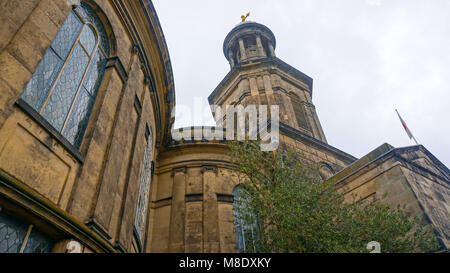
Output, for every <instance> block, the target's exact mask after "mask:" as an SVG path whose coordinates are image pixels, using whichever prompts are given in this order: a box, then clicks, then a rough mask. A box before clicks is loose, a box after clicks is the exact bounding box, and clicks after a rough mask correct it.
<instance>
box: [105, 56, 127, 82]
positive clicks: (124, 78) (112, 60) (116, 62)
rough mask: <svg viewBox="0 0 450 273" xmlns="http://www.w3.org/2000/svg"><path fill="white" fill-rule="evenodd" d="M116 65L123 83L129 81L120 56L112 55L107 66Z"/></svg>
mask: <svg viewBox="0 0 450 273" xmlns="http://www.w3.org/2000/svg"><path fill="white" fill-rule="evenodd" d="M110 67H114V68H115V69H116V71H117V73H118V74H119V76H120V79H121V80H122V82H123V83H126V82H127V81H128V74H127V71H126V70H125V68H124V66H123V64H122V62H121V61H120V59H119V57H111V58H108V59H107V62H106V68H110Z"/></svg>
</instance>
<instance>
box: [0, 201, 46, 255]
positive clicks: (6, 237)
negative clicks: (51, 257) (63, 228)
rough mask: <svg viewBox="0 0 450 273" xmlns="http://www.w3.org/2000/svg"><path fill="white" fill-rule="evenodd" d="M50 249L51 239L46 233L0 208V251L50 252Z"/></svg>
mask: <svg viewBox="0 0 450 273" xmlns="http://www.w3.org/2000/svg"><path fill="white" fill-rule="evenodd" d="M0 209H1V208H0ZM52 249H53V240H52V239H50V238H49V237H48V236H47V235H46V234H44V233H42V232H40V231H39V230H37V229H36V228H34V226H33V225H27V224H25V223H23V222H21V221H19V220H17V219H15V218H14V217H12V216H11V215H9V214H8V213H6V212H5V211H1V210H0V253H50V252H52Z"/></svg>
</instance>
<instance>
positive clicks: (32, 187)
mask: <svg viewBox="0 0 450 273" xmlns="http://www.w3.org/2000/svg"><path fill="white" fill-rule="evenodd" d="M0 21H1V22H0V29H1V32H0V253H4V252H9V253H47V252H63V253H75V252H81V253H105V252H106V253H141V252H142V253H152V252H153V253H154V252H178V253H180V252H189V253H194V252H196V253H211V252H227V253H229V252H241V251H244V250H245V244H243V240H244V238H243V236H242V235H241V234H240V233H239V232H240V228H239V224H238V223H236V221H235V219H234V213H235V210H234V206H235V202H234V200H235V199H237V198H239V190H238V189H239V181H238V178H237V175H236V173H234V171H233V165H232V163H231V162H230V158H229V148H228V145H227V142H226V141H225V140H224V138H223V137H219V138H215V139H214V138H211V137H210V136H211V134H214V135H215V136H219V135H220V136H225V135H226V133H227V128H226V127H227V126H226V122H225V120H226V119H227V117H226V114H225V113H221V114H219V113H216V112H214V113H213V115H214V118H215V120H216V122H217V127H208V126H195V127H189V128H181V129H176V130H175V128H173V124H174V116H173V115H172V112H173V109H174V108H175V89H174V75H173V73H172V67H171V61H170V58H169V52H168V49H167V45H166V42H165V39H164V34H163V31H162V29H163V28H164V26H161V25H160V23H159V20H158V16H157V14H156V12H155V8H154V6H153V4H152V2H151V1H150V0H84V1H80V0H10V1H1V0H0ZM224 36H225V40H224V43H223V54H224V56H225V58H226V60H227V61H228V62H229V64H230V71H229V72H228V74H227V75H226V76H225V77H224V79H222V81H220V83H219V84H218V85H217V87H216V88H215V89H214V90H212V93H211V95H210V96H209V97H208V100H209V103H210V104H211V105H216V106H221V108H223V109H225V108H226V107H227V106H229V105H231V106H239V105H241V106H244V107H246V106H248V105H267V106H275V105H278V106H280V107H279V143H280V147H284V148H289V149H292V150H295V151H298V153H301V154H302V155H303V156H304V157H305V158H307V159H309V160H311V161H312V162H315V163H317V164H318V165H319V166H320V169H319V170H320V176H321V177H322V179H324V180H328V181H330V182H332V183H335V185H336V187H337V190H339V191H342V192H343V193H344V194H345V195H346V197H347V198H348V201H349V202H353V201H357V200H353V199H352V198H354V196H356V197H357V198H358V200H363V199H366V198H370V197H372V196H378V197H381V196H383V195H384V194H385V193H386V194H387V198H386V199H383V202H386V203H388V204H390V205H393V206H396V205H399V204H400V205H405V207H406V209H407V210H408V211H410V212H412V213H413V214H415V215H418V216H420V217H421V218H422V219H423V220H424V221H427V222H429V223H430V224H431V226H432V227H433V229H434V232H435V234H436V236H437V238H438V240H439V243H440V244H441V247H442V249H447V250H448V249H449V247H450V170H449V169H448V168H447V167H446V166H445V165H444V164H442V163H441V162H440V161H439V160H438V159H437V158H436V157H434V156H433V155H432V154H431V153H430V152H429V151H428V150H427V149H426V148H425V147H424V146H422V145H416V146H410V147H402V148H395V147H392V146H391V145H389V144H386V143H385V144H381V145H380V147H378V148H377V149H375V150H373V151H371V152H369V153H368V154H367V155H366V156H364V157H362V158H359V159H358V158H355V157H354V156H352V155H350V154H348V153H346V152H344V151H341V150H339V149H337V148H335V147H333V146H331V145H329V144H328V143H327V139H326V136H325V134H324V132H323V130H322V124H321V123H320V120H319V117H318V115H317V112H316V107H315V105H314V104H313V79H312V78H310V77H309V76H307V75H305V74H304V73H302V72H301V71H299V70H297V69H296V68H294V67H292V66H290V65H289V64H287V63H286V62H284V61H283V60H281V59H279V58H277V56H276V44H277V41H276V38H275V35H274V33H272V31H271V30H270V29H269V28H267V27H266V26H264V25H262V24H260V23H256V22H251V21H245V22H242V23H240V24H238V25H237V26H235V27H234V28H233V29H232V30H231V31H230V32H229V33H228V34H227V35H226V33H224ZM281 42H288V41H281ZM218 54H219V52H218ZM224 61H225V60H224ZM185 73H189V71H186V72H185ZM342 111H344V110H342ZM323 126H326V124H324V125H323ZM356 129H357V128H356ZM229 130H230V128H228V131H229ZM174 132H178V133H183V137H182V138H174V137H173V136H174ZM186 132H188V135H186Z"/></svg>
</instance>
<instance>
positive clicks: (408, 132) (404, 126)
mask: <svg viewBox="0 0 450 273" xmlns="http://www.w3.org/2000/svg"><path fill="white" fill-rule="evenodd" d="M395 111H396V112H397V115H398V118H399V119H400V122H401V123H402V125H403V128H405V131H406V133H407V134H408V137H409V139H414V142H416V144H417V145H419V143H417V140H416V138H415V137H414V136H413V134H412V133H411V131H410V130H409V128H408V126H406V123H405V121H404V120H403V119H402V117H401V116H400V114H399V113H398V111H397V109H395Z"/></svg>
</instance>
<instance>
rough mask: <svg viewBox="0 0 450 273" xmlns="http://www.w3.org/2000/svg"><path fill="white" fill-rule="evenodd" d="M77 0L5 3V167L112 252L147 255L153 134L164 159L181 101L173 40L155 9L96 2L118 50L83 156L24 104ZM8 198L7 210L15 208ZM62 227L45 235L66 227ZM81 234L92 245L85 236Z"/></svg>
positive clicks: (0, 126) (1, 155) (1, 99)
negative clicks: (141, 202)
mask: <svg viewBox="0 0 450 273" xmlns="http://www.w3.org/2000/svg"><path fill="white" fill-rule="evenodd" d="M69 2H78V1H66V0H41V1H39V0H20V1H0V29H1V35H0V170H1V171H2V173H3V174H4V175H5V177H13V178H15V179H14V180H11V181H16V182H17V183H19V184H20V185H23V186H24V187H27V188H29V190H30V194H31V192H32V193H33V194H34V193H35V194H38V195H40V196H42V197H43V198H44V199H42V200H46V202H47V201H48V202H50V203H51V204H54V205H55V206H56V208H57V209H58V210H61V211H62V212H64V214H65V217H71V219H74V221H76V223H77V224H79V225H82V226H83V227H84V228H87V227H89V229H90V231H89V230H86V232H88V233H89V232H91V231H92V232H94V233H92V236H94V237H95V238H97V239H98V242H97V244H98V243H99V242H101V244H103V245H106V246H107V247H109V250H106V251H112V248H115V251H128V252H132V251H144V250H145V249H143V248H142V246H145V242H137V238H136V236H135V235H134V232H133V224H134V215H135V210H136V202H137V191H138V187H139V181H140V175H141V168H142V161H143V156H144V149H145V146H146V143H147V140H146V131H149V130H151V131H152V132H153V134H152V136H153V139H152V140H151V141H152V143H153V144H154V147H153V150H154V151H155V153H154V156H155V158H156V156H157V151H158V148H159V143H161V142H162V140H163V138H164V133H165V131H164V130H166V127H167V125H166V124H167V123H169V122H170V121H169V120H168V119H167V117H168V116H170V110H171V107H173V103H174V102H173V101H174V100H173V90H172V88H173V87H172V86H173V82H172V75H171V71H170V60H169V59H168V54H167V48H165V42H164V38H163V36H162V34H161V30H160V26H159V22H158V20H157V18H156V14H154V9H153V7H152V6H151V2H145V5H144V6H141V4H140V2H139V1H116V0H113V1H107V0H96V1H88V3H89V5H90V6H91V7H92V8H93V10H95V11H96V13H97V14H98V16H99V18H100V19H101V21H102V23H103V25H104V27H105V29H106V32H107V35H108V36H109V40H110V47H111V51H112V52H111V54H110V56H108V57H109V58H108V61H107V65H106V71H105V74H104V77H103V80H102V82H101V85H100V87H99V91H98V96H97V98H96V100H95V104H94V106H93V110H92V114H91V115H90V118H89V123H88V127H87V129H86V133H85V136H84V138H83V141H82V144H81V147H80V148H79V149H75V148H74V147H73V146H70V145H68V143H66V142H65V141H64V140H63V139H61V137H60V136H58V135H57V134H55V132H54V130H53V129H52V128H51V126H49V124H46V123H45V121H43V119H42V118H40V117H39V116H36V115H33V113H32V111H29V109H28V108H27V106H26V104H24V103H20V100H19V97H20V95H21V94H22V92H23V90H24V88H25V86H26V84H27V83H28V81H29V80H30V78H31V76H32V74H33V73H34V71H35V70H36V68H37V66H38V64H39V62H40V60H41V59H42V57H43V55H44V54H45V52H46V51H47V49H48V47H49V46H50V44H51V42H52V41H53V39H54V38H55V37H56V34H57V33H58V31H59V29H60V27H61V26H62V24H63V22H64V21H65V19H66V17H67V15H68V14H69V12H70V11H71V9H72V6H71V5H70V4H69ZM147 16H148V17H147ZM171 92H172V93H171ZM1 187H3V185H0V188H1ZM4 191H5V192H4V194H3V195H0V204H1V203H3V202H7V201H6V199H5V200H3V199H4V198H6V190H4ZM0 193H2V191H1V190H0ZM10 198H12V199H14V197H13V196H12V195H11V196H10ZM17 200H19V198H18V197H17ZM9 201H11V200H9ZM9 201H8V202H9ZM42 202H43V201H42ZM17 206H22V207H24V208H25V207H26V206H27V205H26V204H17ZM56 208H55V209H56ZM33 213H35V212H33V211H32V212H31V214H33ZM24 218H25V220H26V221H31V220H33V221H42V222H46V221H47V222H48V221H50V220H49V219H39V218H37V219H35V218H34V217H32V216H27V215H26V214H24ZM58 221H60V220H55V222H54V223H51V224H50V225H46V226H48V227H47V228H46V230H44V232H47V233H52V232H54V231H53V229H55V230H57V229H58V227H57V226H58V225H60V223H58ZM66 231H68V232H69V233H68V234H70V233H71V231H70V228H68V230H66ZM72 236H73V237H75V239H76V240H79V241H81V242H82V243H83V244H91V245H92V244H93V243H91V242H88V241H89V239H86V238H81V237H80V235H77V234H76V232H73V235H72ZM77 236H78V237H77ZM61 239H62V240H63V239H64V238H61ZM143 240H144V241H145V240H146V238H143ZM140 245H141V247H139V246H140ZM91 248H93V249H94V250H95V251H105V247H104V248H103V249H101V248H100V247H98V246H97V247H91Z"/></svg>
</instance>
